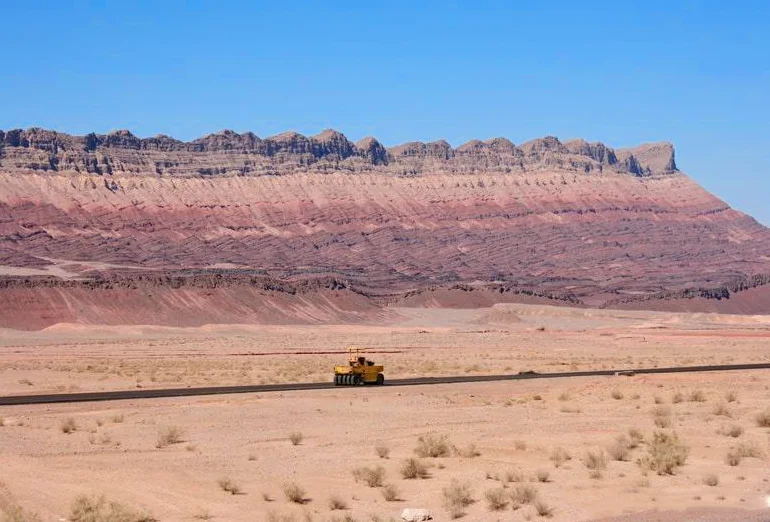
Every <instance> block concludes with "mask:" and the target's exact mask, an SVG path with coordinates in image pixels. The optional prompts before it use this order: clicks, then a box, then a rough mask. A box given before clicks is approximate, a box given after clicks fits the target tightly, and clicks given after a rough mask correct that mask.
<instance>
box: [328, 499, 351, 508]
mask: <svg viewBox="0 0 770 522" xmlns="http://www.w3.org/2000/svg"><path fill="white" fill-rule="evenodd" d="M347 508H348V503H347V502H345V501H344V500H343V499H342V498H341V497H340V496H339V495H332V496H331V497H329V509H331V510H332V511H336V510H340V509H347Z"/></svg>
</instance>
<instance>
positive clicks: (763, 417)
mask: <svg viewBox="0 0 770 522" xmlns="http://www.w3.org/2000/svg"><path fill="white" fill-rule="evenodd" d="M756 420H757V426H759V427H760V428H770V410H765V411H763V412H760V413H758V414H757V418H756Z"/></svg>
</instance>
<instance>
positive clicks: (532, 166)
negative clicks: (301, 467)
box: [0, 129, 770, 327]
mask: <svg viewBox="0 0 770 522" xmlns="http://www.w3.org/2000/svg"><path fill="white" fill-rule="evenodd" d="M0 269H1V270H2V273H3V274H5V276H4V277H2V280H0V309H1V310H3V311H4V313H3V319H2V325H0V326H14V325H20V324H22V323H24V325H25V327H39V326H44V325H47V324H51V323H53V322H60V321H62V320H66V321H71V322H79V321H83V322H112V323H120V322H154V321H153V320H155V321H156V322H161V323H164V324H166V323H174V322H175V319H174V318H175V317H177V316H180V317H182V316H183V317H184V320H183V321H182V322H183V323H184V324H194V323H196V322H199V323H202V322H209V321H217V322H239V321H246V322H260V321H271V320H273V319H271V318H272V317H274V316H275V315H276V314H272V313H256V312H255V311H254V308H256V309H258V308H260V307H259V306H256V305H255V304H254V303H256V302H259V300H260V299H261V298H260V297H259V296H268V294H269V296H268V297H269V298H268V297H265V299H266V301H265V303H266V304H265V307H262V308H263V309H265V308H270V307H271V306H272V305H271V304H270V303H274V302H275V299H279V298H280V299H279V300H280V302H281V303H284V304H282V305H281V306H282V308H281V312H280V313H279V314H278V316H280V318H281V319H280V320H281V321H282V322H285V321H287V320H288V319H286V318H287V317H291V316H292V312H291V310H290V308H291V302H292V299H291V298H287V297H286V296H289V297H291V296H297V295H300V294H301V295H302V299H303V304H302V306H305V307H306V306H310V305H308V302H309V301H313V300H314V299H323V300H324V302H325V303H326V305H324V306H325V308H324V310H325V311H324V312H323V313H321V312H319V313H311V314H306V315H307V317H305V319H306V320H308V321H311V322H312V321H316V320H317V321H333V320H337V319H340V318H341V316H340V313H342V312H340V311H341V310H342V311H344V310H347V309H351V310H352V309H355V310H360V312H356V313H357V314H358V315H357V316H356V320H365V319H366V318H367V317H369V318H381V312H380V311H379V307H381V306H383V305H387V304H394V303H395V304H403V303H405V302H406V303H413V304H420V303H428V304H431V305H434V306H435V305H442V302H444V301H445V302H446V304H447V305H448V306H463V303H466V302H467V303H470V304H473V303H474V302H482V301H483V302H484V303H487V304H488V303H490V302H501V301H517V300H519V299H520V298H521V299H529V300H531V299H540V300H548V301H552V302H563V303H569V304H571V305H578V306H594V307H601V306H611V307H616V308H647V309H675V310H688V309H692V310H695V311H730V312H738V313H762V312H770V291H768V288H770V287H768V286H767V285H766V284H767V283H768V281H770V277H769V276H768V274H770V231H768V229H767V228H765V227H763V226H762V225H760V224H759V223H757V222H756V221H755V220H754V219H752V218H751V217H749V216H747V215H745V214H742V213H740V212H738V211H735V210H733V209H731V208H730V207H729V206H728V205H727V204H725V203H724V202H723V201H721V200H719V199H718V198H717V197H715V196H713V195H711V194H710V193H708V192H707V191H705V190H704V189H703V188H701V187H700V186H699V185H698V184H697V183H695V182H694V181H693V180H692V179H691V178H689V177H688V176H687V175H685V174H684V173H682V172H680V171H679V170H678V169H677V166H676V161H675V154H674V148H673V146H672V145H671V144H669V143H655V144H645V145H641V146H639V147H636V148H632V149H618V150H613V149H612V148H610V147H608V146H606V145H604V144H601V143H587V142H585V141H583V140H572V141H568V142H564V143H562V142H561V141H559V140H558V139H557V138H554V137H546V138H540V139H536V140H533V141H529V142H527V143H524V144H521V145H514V144H513V143H511V142H510V141H509V140H506V139H504V138H497V139H492V140H487V141H479V140H473V141H471V142H468V143H466V144H464V145H461V146H459V147H457V148H452V147H451V146H450V145H449V144H448V143H446V142H445V141H435V142H430V143H422V142H412V143H406V144H403V145H399V146H395V147H389V148H387V147H385V146H383V145H382V144H381V143H380V142H378V141H377V140H376V139H375V138H365V139H363V140H361V141H359V142H357V143H352V142H351V141H349V140H348V139H347V138H346V137H345V136H344V135H343V134H341V133H339V132H337V131H333V130H326V131H324V132H322V133H320V134H318V135H316V136H312V137H305V136H302V135H300V134H298V133H293V132H289V133H284V134H280V135H278V136H274V137H270V138H259V137H257V136H256V135H254V134H252V133H244V134H238V133H235V132H232V131H223V132H220V133H216V134H211V135H208V136H205V137H202V138H200V139H197V140H194V141H191V142H182V141H178V140H175V139H173V138H170V137H168V136H156V137H153V138H145V139H141V138H138V137H136V136H134V135H133V134H131V133H130V132H128V131H117V132H113V133H110V134H106V135H99V134H89V135H87V136H71V135H67V134H62V133H57V132H53V131H47V130H42V129H28V130H10V131H5V132H3V131H0ZM266 280H267V281H277V282H278V283H277V284H274V285H273V284H270V285H267V286H268V288H265V281H266ZM117 281H119V284H117V283H116V282H117ZM212 281H213V282H212ZM308 282H315V283H312V284H310V285H308ZM244 286H246V287H249V288H250V290H248V292H247V291H245V290H243V292H242V290H237V291H236V290H233V289H234V288H241V287H244ZM183 287H184V288H185V291H186V292H188V293H187V294H185V296H184V297H181V294H180V297H179V298H177V297H175V296H176V292H180V291H181V289H182V288H183ZM191 288H194V289H195V291H194V292H193V294H194V298H193V297H191V296H192V295H193V294H190V293H189V290H190V289H191ZM210 288H215V289H216V291H209V290H207V289H210ZM222 288H228V291H222ZM159 289H162V290H159ZM298 289H299V290H298ZM161 291H162V292H163V293H164V294H163V295H164V296H165V297H164V299H165V300H166V301H164V302H165V303H166V304H165V305H164V310H165V312H164V313H161V314H157V313H144V314H137V313H135V312H136V310H145V311H146V310H147V306H146V305H145V304H141V303H145V302H151V301H152V295H153V294H154V293H155V294H157V293H158V292H161ZM89 292H90V294H89ZM139 294H141V295H143V296H144V297H142V298H141V299H140V298H138V297H137V296H138V295H139ZM22 295H23V296H24V297H23V299H21V298H20V296H22ZM86 295H88V297H85V296H86ZM148 295H149V297H147V296H148ZM276 296H278V297H276ZM329 296H332V298H333V299H337V300H339V301H338V302H337V301H335V302H334V304H333V305H329V303H328V299H329ZM471 296H473V297H472V298H471ZM284 299H287V300H286V301H284ZM126 300H127V301H129V302H136V303H137V304H135V305H131V306H132V307H133V308H131V309H132V310H134V312H131V313H126V314H121V306H118V305H117V304H116V303H121V302H124V301H126ZM244 300H245V301H247V302H249V303H250V304H249V305H248V306H249V307H251V308H252V309H251V310H244V309H242V307H241V306H240V305H239V304H238V302H239V301H240V302H241V304H242V302H243V301H244ZM308 300H309V301H308ZM360 300H365V301H366V302H367V306H365V307H362V306H360V304H355V305H352V304H351V303H358V302H359V301H360ZM442 300H443V301H442ZM193 301H194V302H195V305H194V306H195V308H196V309H199V310H206V309H208V310H211V309H221V310H223V312H222V313H219V312H218V313H211V312H210V311H209V312H206V313H200V314H192V316H193V317H190V315H191V314H190V312H189V310H190V306H191V305H190V303H191V302H193ZM99 303H103V304H99ZM327 305H328V306H327ZM369 305H372V306H371V308H372V309H371V310H368V308H369ZM375 305H376V306H375ZM126 306H127V307H128V306H129V305H126ZM313 306H315V305H313ZM287 307H288V308H287ZM329 307H331V308H329ZM96 309H99V311H96ZM332 309H333V311H332ZM126 310H128V308H126ZM185 310H186V312H184V311H185ZM228 310H230V311H231V313H230V312H226V311H228ZM255 314H256V315H255ZM386 315H387V314H386ZM22 317H24V320H23V321H22ZM195 317H199V319H198V320H196V319H195ZM180 321H181V319H180Z"/></svg>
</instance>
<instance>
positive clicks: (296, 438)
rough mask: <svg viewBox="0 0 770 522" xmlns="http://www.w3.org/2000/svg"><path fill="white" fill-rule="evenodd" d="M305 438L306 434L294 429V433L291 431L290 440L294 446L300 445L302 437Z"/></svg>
mask: <svg viewBox="0 0 770 522" xmlns="http://www.w3.org/2000/svg"><path fill="white" fill-rule="evenodd" d="M304 438H305V436H304V435H302V433H301V432H299V431H294V432H292V433H289V440H290V441H291V443H292V445H294V446H299V444H300V443H301V442H302V439H304Z"/></svg>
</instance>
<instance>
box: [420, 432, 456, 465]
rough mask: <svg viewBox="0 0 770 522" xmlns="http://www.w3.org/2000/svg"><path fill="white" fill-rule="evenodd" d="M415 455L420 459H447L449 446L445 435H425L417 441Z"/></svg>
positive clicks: (449, 450)
mask: <svg viewBox="0 0 770 522" xmlns="http://www.w3.org/2000/svg"><path fill="white" fill-rule="evenodd" d="M414 452H415V454H417V456H418V457H420V458H423V459H424V458H438V457H448V456H449V455H450V452H451V446H450V444H449V441H448V439H447V437H446V435H426V436H424V437H420V438H419V439H417V447H416V448H414Z"/></svg>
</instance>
